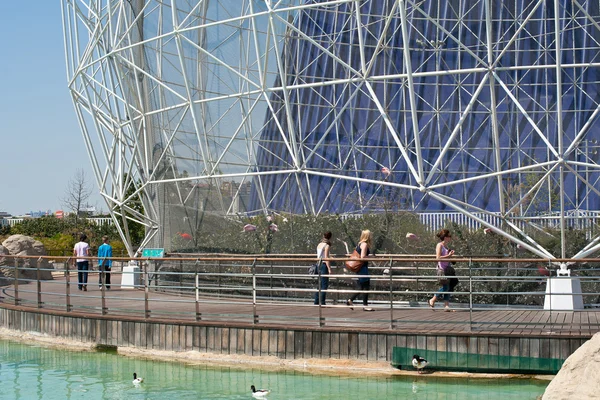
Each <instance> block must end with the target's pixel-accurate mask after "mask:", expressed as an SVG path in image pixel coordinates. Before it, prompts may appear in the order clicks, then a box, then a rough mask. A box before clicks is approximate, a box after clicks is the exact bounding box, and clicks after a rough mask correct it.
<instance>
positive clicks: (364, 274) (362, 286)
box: [346, 229, 373, 311]
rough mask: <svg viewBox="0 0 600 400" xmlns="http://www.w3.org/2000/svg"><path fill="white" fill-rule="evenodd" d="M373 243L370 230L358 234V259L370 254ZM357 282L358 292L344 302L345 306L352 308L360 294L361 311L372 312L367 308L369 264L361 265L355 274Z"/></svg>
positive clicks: (369, 282) (369, 284)
mask: <svg viewBox="0 0 600 400" xmlns="http://www.w3.org/2000/svg"><path fill="white" fill-rule="evenodd" d="M372 243H373V234H372V233H371V231H370V230H368V229H365V230H364V231H362V233H361V234H360V239H359V241H358V244H357V245H356V251H357V252H358V254H360V258H365V257H368V256H369V255H370V254H371V245H372ZM356 275H358V281H357V287H358V290H360V292H357V293H354V294H353V295H352V297H350V298H349V299H348V300H346V304H347V305H349V306H350V307H353V306H354V303H353V302H354V300H356V298H357V297H358V296H359V295H360V294H362V300H363V310H364V311H373V309H372V308H370V307H368V305H369V289H370V288H371V278H370V277H369V263H368V262H367V261H365V262H364V263H363V265H362V266H361V267H360V270H359V271H358V272H357V274H356Z"/></svg>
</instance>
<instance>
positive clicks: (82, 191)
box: [61, 169, 92, 222]
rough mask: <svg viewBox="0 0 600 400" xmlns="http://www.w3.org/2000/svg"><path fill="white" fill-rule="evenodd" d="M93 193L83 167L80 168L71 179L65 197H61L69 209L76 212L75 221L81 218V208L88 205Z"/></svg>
mask: <svg viewBox="0 0 600 400" xmlns="http://www.w3.org/2000/svg"><path fill="white" fill-rule="evenodd" d="M91 195H92V189H91V188H90V187H89V186H88V184H87V182H86V178H85V172H84V171H83V169H78V170H77V172H75V175H73V178H71V179H70V180H69V183H68V184H67V189H66V191H65V197H63V198H62V199H61V201H62V203H63V204H64V205H65V206H66V208H67V209H69V210H70V211H73V212H74V213H75V221H76V222H77V221H78V220H79V214H80V212H81V210H82V209H83V208H84V207H85V206H87V203H86V202H87V200H88V199H89V198H90V196H91Z"/></svg>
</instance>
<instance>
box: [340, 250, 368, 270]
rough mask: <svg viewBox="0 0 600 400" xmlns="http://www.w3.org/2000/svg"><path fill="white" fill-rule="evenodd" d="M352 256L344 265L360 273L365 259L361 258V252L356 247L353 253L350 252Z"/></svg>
mask: <svg viewBox="0 0 600 400" xmlns="http://www.w3.org/2000/svg"><path fill="white" fill-rule="evenodd" d="M350 258H351V259H352V260H348V261H346V262H345V263H344V265H345V266H346V269H348V270H349V271H351V272H354V273H355V274H356V273H358V271H360V268H361V267H362V266H363V264H364V261H361V260H360V254H359V253H358V251H356V249H354V251H353V252H352V254H350Z"/></svg>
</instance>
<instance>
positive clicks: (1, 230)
mask: <svg viewBox="0 0 600 400" xmlns="http://www.w3.org/2000/svg"><path fill="white" fill-rule="evenodd" d="M8 235H10V225H1V226H0V236H8Z"/></svg>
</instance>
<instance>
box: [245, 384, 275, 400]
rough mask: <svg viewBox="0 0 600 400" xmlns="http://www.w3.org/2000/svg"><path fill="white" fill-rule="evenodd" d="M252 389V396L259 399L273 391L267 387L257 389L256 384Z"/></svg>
mask: <svg viewBox="0 0 600 400" xmlns="http://www.w3.org/2000/svg"><path fill="white" fill-rule="evenodd" d="M250 389H251V390H252V397H255V398H257V399H260V398H263V397H266V396H267V395H268V394H269V393H271V391H270V390H267V389H257V388H255V387H254V385H252V386H250Z"/></svg>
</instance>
